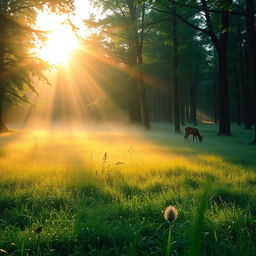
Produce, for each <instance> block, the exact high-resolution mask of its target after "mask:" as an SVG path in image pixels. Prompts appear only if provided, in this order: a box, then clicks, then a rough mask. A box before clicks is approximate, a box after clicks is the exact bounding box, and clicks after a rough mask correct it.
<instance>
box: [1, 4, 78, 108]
mask: <svg viewBox="0 0 256 256" xmlns="http://www.w3.org/2000/svg"><path fill="white" fill-rule="evenodd" d="M72 6H73V1H56V0H54V1H45V0H40V1H27V0H22V1H1V3H0V34H1V42H0V77H1V80H0V100H1V103H2V102H3V101H8V102H9V103H11V104H17V103H19V102H30V100H29V98H28V97H27V95H26V91H27V90H31V91H32V92H34V93H36V94H37V91H36V89H35V87H34V83H33V81H34V78H35V77H37V78H39V80H43V81H45V82H46V83H49V82H48V80H47V77H46V76H45V75H44V73H43V71H44V70H45V69H46V68H49V65H48V64H47V63H46V62H44V61H43V60H42V59H39V58H37V57H35V56H33V54H32V49H34V48H35V47H36V40H37V39H38V40H44V33H43V32H41V31H38V30H36V29H34V28H33V26H34V25H35V22H36V15H37V12H38V11H39V10H43V9H44V8H49V9H50V10H51V11H56V12H57V11H58V12H68V11H72Z"/></svg>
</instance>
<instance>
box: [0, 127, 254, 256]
mask: <svg viewBox="0 0 256 256" xmlns="http://www.w3.org/2000/svg"><path fill="white" fill-rule="evenodd" d="M200 130H201V131H202V134H203V135H204V141H203V143H193V141H192V138H190V142H189V143H185V142H184V140H183V136H182V135H175V134H173V133H172V128H170V127H169V126H167V125H155V126H154V127H153V131H152V132H146V133H144V132H143V131H138V130H135V129H130V130H128V129H126V130H124V129H122V128H120V127H119V128H117V127H110V126H105V127H104V126H101V127H99V126H98V127H97V128H96V127H91V128H90V129H88V128H87V129H86V130H84V129H78V130H72V129H65V130H64V129H62V130H59V129H55V130H51V131H49V130H36V131H22V132H21V131H20V132H15V133H8V134H3V135H1V137H0V177H1V179H0V248H1V250H0V255H166V254H167V253H166V251H167V247H168V241H169V242H170V243H169V245H170V250H171V254H172V255H232V256H233V255H243V256H247V255H255V251H256V243H255V242H256V240H255V237H256V217H255V215H256V200H255V198H256V189H255V188H256V148H255V146H252V145H249V142H250V140H251V138H252V132H250V131H245V130H243V129H241V128H239V127H234V128H233V135H234V136H231V137H221V136H216V131H217V127H216V126H214V125H201V126H200ZM168 205H174V206H175V207H176V208H177V210H178V212H179V217H178V219H177V220H176V221H175V222H174V223H171V224H170V223H168V222H166V221H164V219H163V213H162V211H163V209H165V207H166V206H168ZM41 226H42V227H43V229H42V232H41V233H40V234H37V232H38V230H36V229H37V228H38V227H41ZM170 229H171V237H170V238H169V240H168V234H169V230H170Z"/></svg>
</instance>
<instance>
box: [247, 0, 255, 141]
mask: <svg viewBox="0 0 256 256" xmlns="http://www.w3.org/2000/svg"><path fill="white" fill-rule="evenodd" d="M254 7H255V6H254V0H246V22H247V36H248V50H249V61H250V76H249V77H250V84H251V85H252V90H253V96H254V101H253V104H254V107H253V119H254V120H253V121H254V138H253V141H252V143H253V144H256V31H255V18H254V17H255V16H254Z"/></svg>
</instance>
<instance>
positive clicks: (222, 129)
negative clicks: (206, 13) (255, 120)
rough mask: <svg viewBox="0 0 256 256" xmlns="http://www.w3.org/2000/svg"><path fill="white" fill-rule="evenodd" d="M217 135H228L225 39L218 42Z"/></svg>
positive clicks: (228, 117)
mask: <svg viewBox="0 0 256 256" xmlns="http://www.w3.org/2000/svg"><path fill="white" fill-rule="evenodd" d="M217 52H218V59H219V82H218V84H219V135H230V116H229V95H228V69H227V66H228V58H227V40H226V42H222V43H221V44H219V47H218V49H217Z"/></svg>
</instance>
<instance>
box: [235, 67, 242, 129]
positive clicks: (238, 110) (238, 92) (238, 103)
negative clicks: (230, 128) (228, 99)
mask: <svg viewBox="0 0 256 256" xmlns="http://www.w3.org/2000/svg"><path fill="white" fill-rule="evenodd" d="M238 74H239V72H238V67H237V63H236V62H235V63H234V76H235V86H236V123H237V125H241V101H240V95H241V90H240V80H239V78H238Z"/></svg>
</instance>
